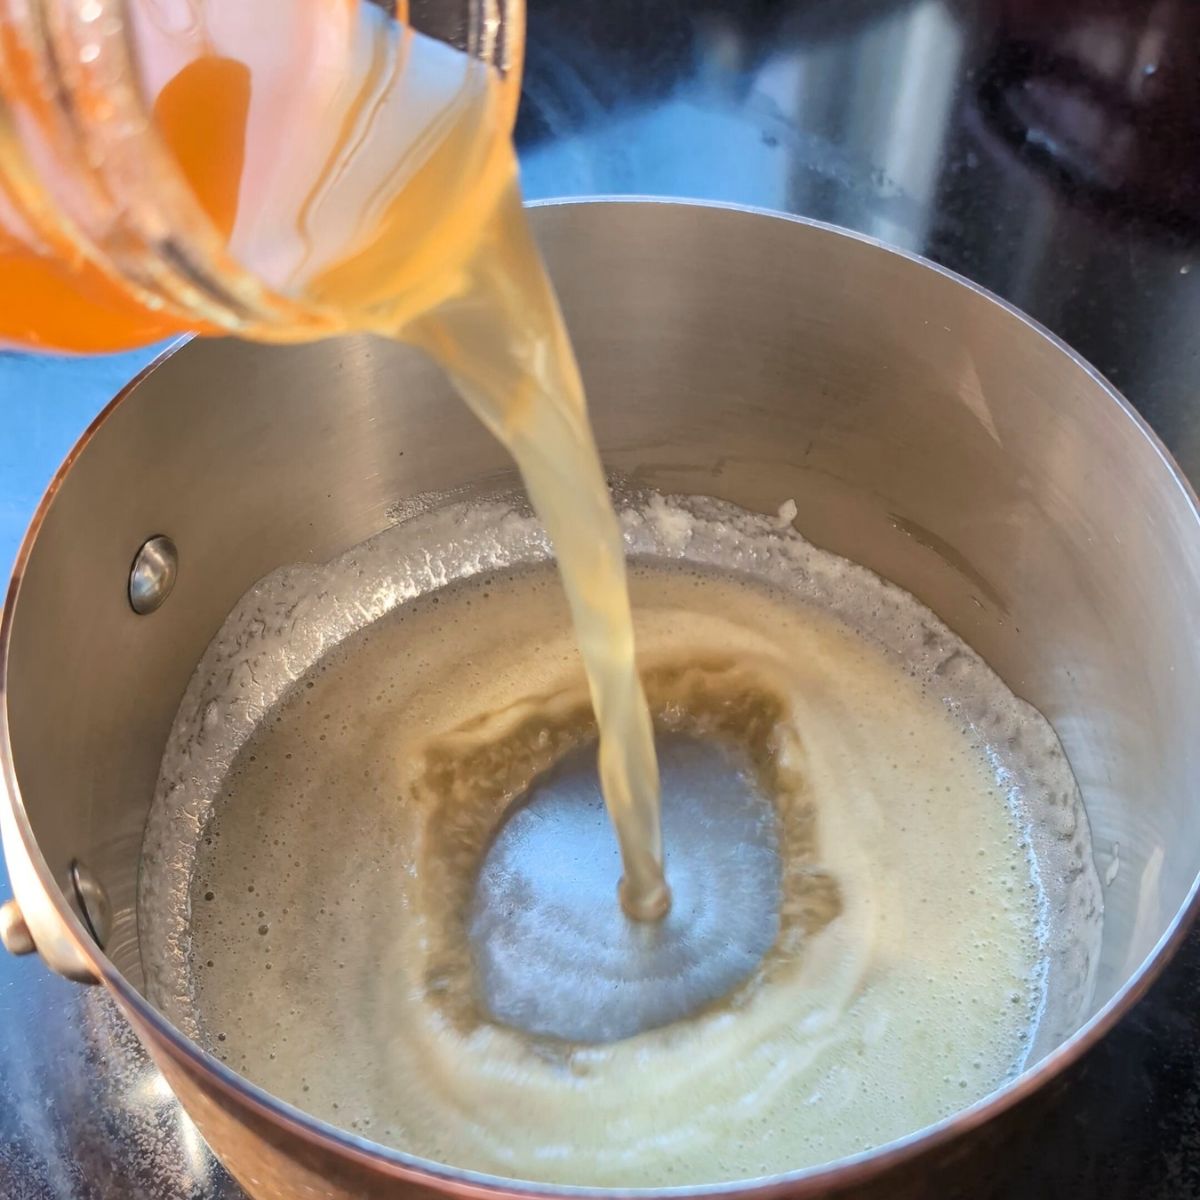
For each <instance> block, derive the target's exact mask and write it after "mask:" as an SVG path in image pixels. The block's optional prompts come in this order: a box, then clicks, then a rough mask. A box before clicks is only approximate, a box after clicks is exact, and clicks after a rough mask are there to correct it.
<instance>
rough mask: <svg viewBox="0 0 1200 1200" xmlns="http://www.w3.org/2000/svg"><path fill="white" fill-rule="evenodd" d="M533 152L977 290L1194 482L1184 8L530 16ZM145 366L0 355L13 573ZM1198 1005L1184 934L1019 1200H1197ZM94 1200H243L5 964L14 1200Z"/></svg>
mask: <svg viewBox="0 0 1200 1200" xmlns="http://www.w3.org/2000/svg"><path fill="white" fill-rule="evenodd" d="M518 140H519V143H520V146H521V151H522V160H523V163H524V171H525V181H526V190H527V193H528V195H529V196H530V198H540V197H548V196H562V195H584V194H599V193H626V194H629V193H640V194H657V195H672V196H685V197H699V198H704V199H710V200H725V201H732V202H737V203H743V204H751V205H757V206H761V207H765V208H775V209H780V210H784V211H789V212H795V213H802V214H804V215H806V216H811V217H817V218H820V219H822V220H827V221H832V222H834V223H837V224H841V225H846V226H849V227H851V228H854V229H857V230H860V231H862V232H865V233H868V234H871V235H873V236H875V237H878V238H880V239H882V240H884V241H887V242H890V243H892V244H895V245H899V246H902V247H904V248H905V249H909V250H913V251H916V252H918V253H921V254H925V255H928V256H929V257H931V258H934V259H936V260H937V261H939V262H942V263H944V264H946V265H947V266H950V267H952V268H954V269H956V270H958V271H961V272H962V273H964V274H966V275H968V276H970V277H971V278H972V279H974V280H976V281H978V282H980V283H982V284H984V285H985V286H987V287H989V288H991V289H993V290H994V291H996V292H998V293H1000V294H1001V295H1002V296H1004V297H1006V298H1007V299H1009V300H1011V301H1012V302H1014V303H1015V304H1016V305H1018V306H1019V307H1021V308H1023V309H1025V310H1026V311H1027V312H1029V313H1031V314H1032V315H1033V316H1034V317H1037V318H1039V319H1040V320H1041V321H1043V322H1044V323H1045V324H1047V325H1048V326H1049V327H1050V328H1051V329H1053V330H1054V331H1055V332H1057V333H1059V334H1060V335H1062V336H1063V337H1064V338H1065V339H1066V340H1067V341H1068V342H1070V343H1071V344H1072V345H1073V346H1075V347H1076V348H1077V349H1078V350H1080V351H1081V352H1082V353H1083V354H1084V355H1085V356H1086V357H1087V358H1089V359H1090V360H1091V361H1092V362H1093V363H1095V364H1096V366H1097V367H1099V368H1100V369H1101V370H1102V371H1103V372H1105V374H1107V375H1108V376H1109V378H1111V379H1112V380H1113V381H1114V382H1115V383H1116V384H1117V386H1118V387H1120V388H1121V389H1122V390H1123V391H1124V392H1125V393H1126V395H1128V396H1129V398H1130V399H1131V400H1132V401H1133V402H1134V404H1136V405H1137V406H1138V407H1139V408H1140V409H1141V411H1142V412H1143V413H1144V414H1145V415H1146V417H1147V418H1148V419H1149V420H1150V422H1151V423H1152V424H1153V425H1154V426H1155V428H1156V429H1157V430H1158V432H1159V433H1160V434H1161V435H1162V437H1163V438H1164V440H1165V441H1166V442H1167V444H1168V446H1169V447H1170V448H1171V449H1172V451H1173V452H1174V453H1175V455H1176V457H1177V458H1178V460H1179V461H1180V463H1181V464H1182V466H1183V468H1184V470H1185V471H1187V472H1188V473H1189V474H1190V475H1191V476H1192V478H1193V479H1200V397H1197V396H1195V395H1194V392H1195V387H1194V385H1195V381H1196V379H1197V374H1198V372H1197V363H1196V357H1197V349H1198V345H1200V344H1198V341H1197V337H1196V332H1195V331H1196V330H1197V329H1198V328H1200V5H1196V4H1195V3H1193V2H1192V0H1069V2H1063V0H1005V2H1003V3H998V2H987V3H983V2H981V3H970V2H968V0H820V2H818V0H808V2H804V0H530V20H529V53H528V66H527V75H526V88H525V103H524V107H523V109H522V112H521V116H520V121H519V126H518ZM1193 267H1195V268H1196V269H1195V270H1193ZM145 357H146V355H144V354H143V355H140V356H138V355H134V356H124V357H122V358H118V359H107V360H91V361H88V362H82V363H81V362H79V361H78V360H76V361H74V362H69V363H68V362H62V361H58V362H53V361H47V360H41V361H36V362H34V361H29V360H23V359H21V358H20V357H19V356H13V355H9V356H4V355H0V396H2V397H3V398H4V400H5V402H6V404H5V408H6V413H5V419H6V432H5V434H4V435H3V437H2V438H0V561H6V560H7V557H8V556H9V555H11V553H12V551H13V549H14V547H15V544H16V539H17V537H18V536H19V532H20V528H21V526H22V525H23V523H24V522H25V521H26V520H27V519H28V516H29V513H30V512H31V510H32V505H33V502H34V500H35V499H36V495H37V493H38V491H39V490H40V488H41V487H42V486H44V483H45V482H46V479H47V478H48V476H49V472H50V471H51V469H52V468H53V466H54V465H55V460H56V458H57V457H59V456H61V453H62V452H63V451H65V449H66V447H67V445H69V442H70V441H71V439H72V438H73V436H74V434H75V433H77V432H78V431H79V430H80V429H81V428H82V425H83V423H84V421H85V420H86V419H87V418H88V416H90V414H91V413H92V412H94V411H95V409H96V408H97V407H98V406H99V404H100V403H101V402H102V400H103V399H104V398H105V397H106V395H107V394H108V393H110V392H111V391H112V390H114V387H115V386H116V385H117V384H118V383H119V382H120V380H121V379H123V378H125V377H127V376H128V375H129V374H131V373H132V372H133V370H134V369H135V368H136V367H137V366H138V365H140V363H141V362H142V361H144V360H145ZM25 392H29V393H31V396H30V398H29V399H24V398H23V395H24V393H25ZM5 892H6V886H5V883H4V878H3V875H2V874H0V895H2V894H4V893H5ZM1198 996H1200V933H1195V934H1193V936H1192V937H1191V938H1190V939H1189V940H1188V942H1187V943H1186V945H1185V946H1184V948H1183V950H1182V952H1181V953H1180V955H1179V956H1178V958H1177V959H1176V961H1175V962H1174V963H1173V964H1172V965H1171V966H1170V967H1169V968H1168V969H1167V971H1166V973H1165V975H1164V977H1163V978H1162V979H1161V980H1160V981H1159V982H1158V983H1157V984H1156V985H1155V986H1154V988H1153V989H1152V991H1151V992H1150V994H1149V996H1148V997H1147V998H1146V999H1145V1000H1144V1001H1143V1002H1142V1003H1141V1004H1140V1005H1139V1006H1138V1007H1137V1008H1136V1009H1135V1010H1134V1011H1133V1012H1132V1013H1131V1014H1130V1016H1129V1017H1128V1018H1127V1019H1126V1020H1125V1021H1124V1022H1123V1023H1122V1024H1121V1025H1120V1026H1119V1027H1118V1028H1117V1029H1116V1030H1115V1031H1114V1032H1113V1033H1112V1034H1110V1035H1109V1036H1108V1037H1107V1038H1106V1039H1105V1040H1104V1042H1103V1043H1102V1044H1101V1045H1100V1046H1099V1047H1098V1048H1097V1049H1096V1050H1095V1051H1094V1052H1093V1053H1092V1054H1091V1055H1090V1056H1089V1057H1088V1058H1087V1059H1086V1060H1085V1062H1084V1063H1083V1064H1082V1066H1081V1068H1080V1069H1078V1070H1076V1071H1074V1072H1073V1073H1072V1076H1071V1078H1070V1079H1069V1081H1068V1082H1067V1084H1066V1086H1065V1087H1064V1088H1063V1089H1062V1091H1061V1093H1060V1094H1059V1096H1058V1098H1057V1100H1056V1102H1055V1104H1054V1106H1053V1108H1052V1109H1051V1112H1050V1115H1049V1116H1048V1117H1047V1118H1046V1119H1045V1120H1043V1121H1042V1122H1041V1123H1040V1124H1039V1125H1038V1126H1037V1128H1036V1131H1035V1132H1033V1133H1031V1134H1029V1135H1028V1136H1027V1138H1026V1141H1025V1142H1024V1143H1023V1145H1022V1148H1021V1152H1020V1154H1019V1156H1018V1159H1017V1161H1015V1162H1010V1163H1009V1164H1008V1166H1009V1168H1010V1169H1011V1171H1012V1173H1013V1178H1012V1182H1011V1183H1010V1184H1008V1185H1007V1186H1006V1188H1005V1190H1004V1195H1006V1196H1012V1197H1016V1196H1018V1195H1020V1196H1022V1197H1030V1196H1033V1197H1051V1196H1055V1197H1057V1196H1071V1197H1075V1198H1083V1197H1104V1198H1105V1200H1160V1198H1166V1197H1171V1198H1172V1200H1175V1198H1180V1197H1190V1196H1195V1197H1200V1012H1198V1011H1197V1007H1198V1006H1197V1004H1196V1000H1197V997H1198ZM85 1197H86V1198H88V1200H93V1198H96V1200H100V1198H103V1200H110V1198H120V1200H176V1198H182V1197H187V1198H192V1200H235V1198H239V1197H240V1193H239V1191H238V1189H237V1188H236V1187H235V1186H234V1185H233V1184H232V1183H231V1182H230V1181H229V1180H228V1179H227V1177H226V1176H225V1175H224V1173H223V1172H222V1171H221V1169H220V1168H219V1167H218V1166H217V1165H216V1164H215V1163H214V1161H213V1159H212V1157H211V1155H210V1154H209V1152H208V1151H207V1149H206V1148H205V1147H204V1145H203V1143H202V1142H200V1140H199V1138H198V1137H197V1136H196V1134H195V1132H194V1131H193V1130H192V1128H191V1126H190V1124H189V1122H188V1121H187V1118H186V1117H184V1116H183V1115H182V1114H181V1113H180V1111H179V1109H178V1106H177V1105H176V1104H175V1102H174V1100H173V1099H172V1098H171V1096H170V1093H169V1092H168V1091H167V1090H166V1088H165V1086H164V1085H163V1084H162V1082H161V1080H160V1078H159V1077H158V1075H157V1073H156V1072H155V1071H154V1069H153V1068H152V1067H151V1066H150V1065H149V1064H148V1062H147V1061H146V1058H145V1056H144V1054H143V1053H142V1052H141V1050H140V1048H139V1047H138V1045H137V1042H136V1041H135V1039H134V1038H133V1036H132V1034H131V1033H129V1031H128V1030H127V1028H126V1027H125V1026H124V1024H123V1022H122V1021H121V1019H120V1018H119V1017H118V1016H117V1015H116V1013H115V1011H114V1009H113V1006H112V1004H111V1003H110V1002H109V1001H108V999H107V998H106V996H105V995H104V994H103V993H102V992H100V991H98V990H95V989H86V988H79V987H76V986H74V985H71V984H68V983H66V982H64V981H62V980H59V979H56V978H53V977H51V976H50V975H49V973H48V972H47V971H46V970H45V968H43V967H42V966H41V965H40V963H38V962H37V961H36V960H33V959H26V960H22V961H16V960H10V959H8V958H6V957H4V956H0V1198H3V1200H84V1198H85Z"/></svg>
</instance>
